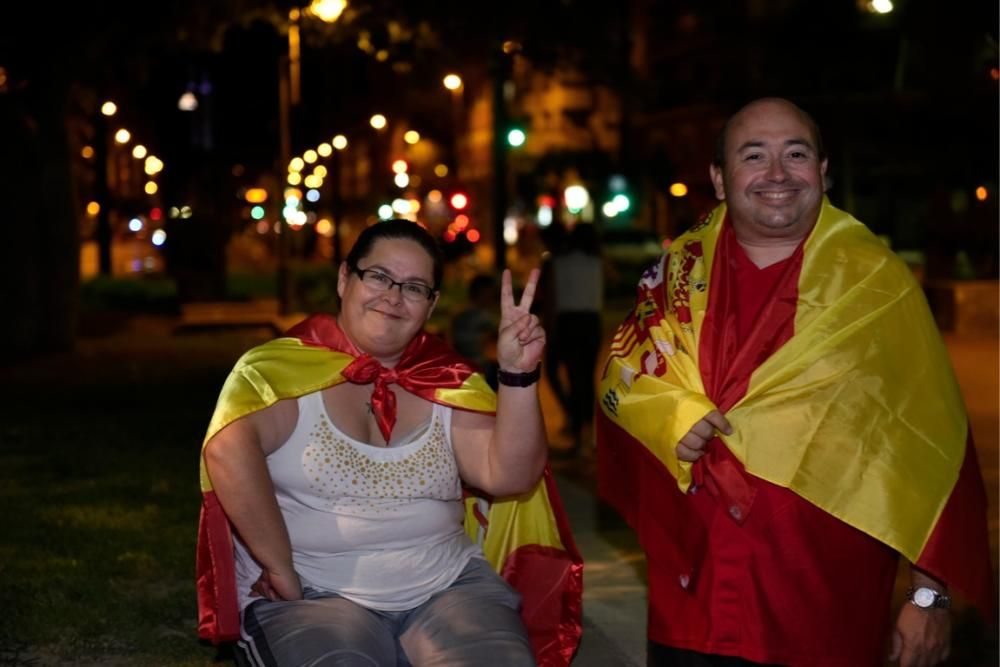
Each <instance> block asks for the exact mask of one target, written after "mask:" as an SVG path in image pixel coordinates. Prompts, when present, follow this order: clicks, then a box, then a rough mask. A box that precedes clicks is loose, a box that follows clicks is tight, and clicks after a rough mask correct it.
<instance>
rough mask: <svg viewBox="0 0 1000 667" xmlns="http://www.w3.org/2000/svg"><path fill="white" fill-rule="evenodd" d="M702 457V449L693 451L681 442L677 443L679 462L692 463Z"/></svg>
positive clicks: (703, 453) (703, 452) (703, 451)
mask: <svg viewBox="0 0 1000 667" xmlns="http://www.w3.org/2000/svg"><path fill="white" fill-rule="evenodd" d="M704 455H705V450H704V449H693V448H691V447H688V446H687V445H685V444H684V443H683V442H679V443H677V458H679V459H680V460H681V461H687V462H688V463H694V462H695V461H697V460H698V459H700V458H701V457H702V456H704Z"/></svg>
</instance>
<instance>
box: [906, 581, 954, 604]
mask: <svg viewBox="0 0 1000 667" xmlns="http://www.w3.org/2000/svg"><path fill="white" fill-rule="evenodd" d="M906 599H907V600H909V601H910V603H911V604H912V605H913V606H914V607H919V608H920V609H948V608H949V607H951V598H950V597H949V596H948V595H947V594H946V593H941V592H940V591H936V590H934V589H933V588H928V587H927V586H918V587H917V588H910V589H908V590H907V591H906Z"/></svg>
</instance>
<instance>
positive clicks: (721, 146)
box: [712, 97, 826, 168]
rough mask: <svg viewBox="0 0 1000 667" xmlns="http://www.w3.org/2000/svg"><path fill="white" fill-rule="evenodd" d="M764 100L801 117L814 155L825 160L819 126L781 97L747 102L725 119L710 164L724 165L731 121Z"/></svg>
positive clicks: (802, 110)
mask: <svg viewBox="0 0 1000 667" xmlns="http://www.w3.org/2000/svg"><path fill="white" fill-rule="evenodd" d="M765 100H772V101H780V102H784V103H785V104H788V105H791V107H792V108H794V109H795V110H796V111H797V112H798V113H799V114H800V115H801V116H802V119H803V120H804V121H805V123H806V127H808V128H809V132H810V133H811V134H812V137H813V142H815V144H816V155H817V156H818V158H819V160H820V162H822V161H823V160H825V159H826V148H824V147H823V135H822V134H820V132H819V125H818V124H817V123H816V120H815V119H814V118H813V117H812V116H811V115H809V112H808V111H806V110H805V109H803V108H802V107H800V106H799V105H797V104H795V103H794V102H792V101H790V100H786V99H784V98H782V97H762V98H760V99H756V100H753V101H752V102H747V103H746V104H744V105H743V106H742V107H740V108H739V109H738V110H737V111H736V112H735V113H733V114H731V115H730V116H729V118H727V119H726V123H725V125H723V126H722V131H721V132H719V134H718V136H716V137H715V155H714V156H713V157H712V164H714V165H715V166H716V167H720V168H721V167H723V166H725V164H726V137H727V136H728V135H729V126H730V125H731V124H732V122H733V119H734V118H736V116H738V115H740V112H742V111H743V110H744V109H746V108H747V107H748V106H750V105H751V104H756V103H757V102H763V101H765Z"/></svg>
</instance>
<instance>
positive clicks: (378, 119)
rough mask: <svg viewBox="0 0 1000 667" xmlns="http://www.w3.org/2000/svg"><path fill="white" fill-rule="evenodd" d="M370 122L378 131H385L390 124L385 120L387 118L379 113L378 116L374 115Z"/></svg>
mask: <svg viewBox="0 0 1000 667" xmlns="http://www.w3.org/2000/svg"><path fill="white" fill-rule="evenodd" d="M368 122H369V123H370V124H371V126H372V127H374V128H375V129H376V130H382V129H385V126H386V125H387V124H388V121H387V120H386V119H385V116H383V115H382V114H380V113H377V114H375V115H373V116H372V117H371V119H370V120H369V121H368Z"/></svg>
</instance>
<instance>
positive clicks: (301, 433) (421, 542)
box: [236, 392, 483, 611]
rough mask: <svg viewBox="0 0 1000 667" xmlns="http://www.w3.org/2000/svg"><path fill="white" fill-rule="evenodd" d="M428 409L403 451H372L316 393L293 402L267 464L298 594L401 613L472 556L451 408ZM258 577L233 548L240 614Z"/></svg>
mask: <svg viewBox="0 0 1000 667" xmlns="http://www.w3.org/2000/svg"><path fill="white" fill-rule="evenodd" d="M432 405H433V406H434V409H433V412H432V415H431V420H430V423H429V424H428V425H427V427H426V428H425V429H424V430H423V431H422V432H421V433H419V434H418V435H417V436H416V437H415V438H413V439H411V440H410V441H409V442H403V443H401V444H398V445H393V446H392V447H377V446H374V445H369V444H367V443H363V442H359V441H357V440H354V439H353V438H351V437H349V436H347V435H346V434H344V433H342V432H341V431H340V430H339V429H338V428H337V427H336V426H334V424H333V422H332V421H331V420H330V418H329V416H328V415H327V413H326V408H325V406H324V404H323V397H322V394H321V393H320V392H314V393H312V394H306V395H305V396H302V397H300V398H299V399H298V408H299V418H298V422H297V424H296V426H295V430H294V431H293V432H292V435H291V437H289V439H288V441H287V442H286V443H285V444H284V445H282V446H281V447H279V448H278V449H277V450H276V451H275V452H273V453H271V454H270V455H269V456H268V457H267V467H268V470H269V471H270V473H271V479H272V481H273V482H274V488H275V495H276V496H277V499H278V506H279V508H280V509H281V513H282V515H283V516H284V519H285V524H286V526H287V527H288V533H289V537H290V538H291V543H292V561H293V564H294V567H295V571H296V572H297V573H298V575H299V578H300V579H301V581H302V585H303V587H311V588H315V589H318V590H322V591H330V592H334V593H337V594H339V595H341V596H343V597H345V598H347V599H349V600H352V601H354V602H356V603H358V604H360V605H363V606H365V607H368V608H372V609H380V610H385V611H402V610H406V609H412V608H414V607H416V606H418V605H420V604H422V603H423V602H425V601H427V599H428V598H430V596H431V595H433V594H434V593H436V592H438V591H440V590H443V589H445V588H447V587H448V586H450V585H451V584H452V583H453V582H454V581H455V579H457V578H458V576H459V574H461V572H462V570H463V569H464V568H465V566H466V565H467V564H468V562H469V559H470V558H472V557H473V556H478V557H480V558H481V557H483V556H482V551H481V550H480V548H479V547H478V546H476V545H474V544H473V543H472V542H471V541H470V540H469V538H468V536H467V535H466V534H465V529H464V527H463V520H464V518H465V510H464V506H463V503H462V487H461V480H460V478H459V475H458V466H457V464H456V462H455V456H454V453H453V451H452V445H451V413H452V410H451V408H448V407H445V406H441V405H438V404H436V403H435V404H432ZM260 572H261V570H260V567H259V566H258V565H257V563H256V562H255V561H254V560H253V557H252V556H251V555H250V554H249V552H248V551H247V549H246V547H245V545H244V544H243V543H242V542H241V541H240V540H239V539H237V540H236V579H237V586H238V590H239V593H240V609H243V608H244V607H246V606H247V605H248V604H250V603H251V602H254V601H255V600H258V599H259V598H256V597H250V596H249V594H250V586H252V585H253V583H254V582H255V581H257V578H258V577H259V576H260Z"/></svg>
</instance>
